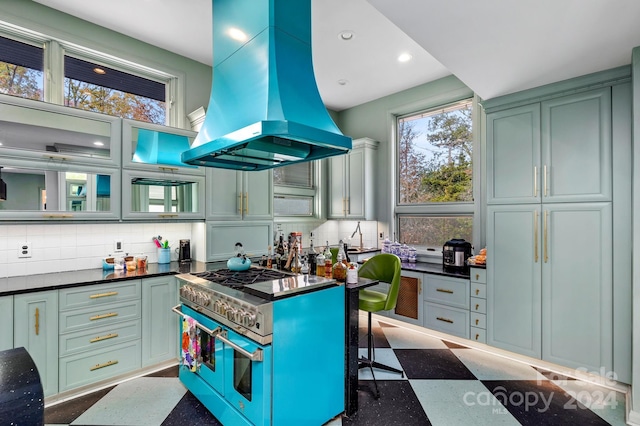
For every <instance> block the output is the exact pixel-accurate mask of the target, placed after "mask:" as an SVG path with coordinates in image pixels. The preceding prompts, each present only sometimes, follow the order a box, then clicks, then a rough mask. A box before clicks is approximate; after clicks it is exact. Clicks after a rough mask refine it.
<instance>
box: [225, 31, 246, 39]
mask: <svg viewBox="0 0 640 426" xmlns="http://www.w3.org/2000/svg"><path fill="white" fill-rule="evenodd" d="M227 34H229V37H231V38H232V39H234V40H237V41H246V40H247V34H245V32H244V31H242V30H239V29H237V28H229V31H227Z"/></svg>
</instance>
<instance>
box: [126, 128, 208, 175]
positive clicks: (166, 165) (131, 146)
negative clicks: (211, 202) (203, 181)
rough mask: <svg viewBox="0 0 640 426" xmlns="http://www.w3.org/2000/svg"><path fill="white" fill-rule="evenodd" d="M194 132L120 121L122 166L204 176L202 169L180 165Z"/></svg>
mask: <svg viewBox="0 0 640 426" xmlns="http://www.w3.org/2000/svg"><path fill="white" fill-rule="evenodd" d="M196 135H197V133H196V132H193V131H191V130H184V129H178V128H175V127H167V126H160V125H157V124H152V123H144V122H141V121H134V120H128V119H125V120H123V121H122V165H123V166H124V167H125V168H130V169H136V170H149V171H160V172H170V173H180V174H195V175H200V176H204V168H203V167H198V166H192V165H190V164H185V163H183V162H182V159H181V154H182V152H183V151H186V150H188V149H189V148H190V147H191V144H192V143H193V141H194V140H195V137H196Z"/></svg>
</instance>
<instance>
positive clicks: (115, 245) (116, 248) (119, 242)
mask: <svg viewBox="0 0 640 426" xmlns="http://www.w3.org/2000/svg"><path fill="white" fill-rule="evenodd" d="M113 251H114V252H116V253H117V252H120V251H124V248H123V245H122V240H115V241H114V242H113Z"/></svg>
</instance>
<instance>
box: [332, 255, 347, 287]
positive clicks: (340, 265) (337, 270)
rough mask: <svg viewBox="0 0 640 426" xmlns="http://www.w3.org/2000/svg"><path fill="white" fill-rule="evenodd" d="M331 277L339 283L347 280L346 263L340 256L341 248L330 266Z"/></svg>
mask: <svg viewBox="0 0 640 426" xmlns="http://www.w3.org/2000/svg"><path fill="white" fill-rule="evenodd" d="M332 273H333V278H334V279H335V280H336V281H338V282H339V283H343V282H345V281H346V280H347V265H346V264H345V263H344V259H343V258H342V249H340V251H339V252H338V256H337V258H336V263H334V264H333V267H332Z"/></svg>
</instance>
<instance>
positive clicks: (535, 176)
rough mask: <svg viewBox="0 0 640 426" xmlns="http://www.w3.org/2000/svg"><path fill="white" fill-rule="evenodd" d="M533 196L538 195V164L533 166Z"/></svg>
mask: <svg viewBox="0 0 640 426" xmlns="http://www.w3.org/2000/svg"><path fill="white" fill-rule="evenodd" d="M533 196H534V197H537V196H538V166H533Z"/></svg>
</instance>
